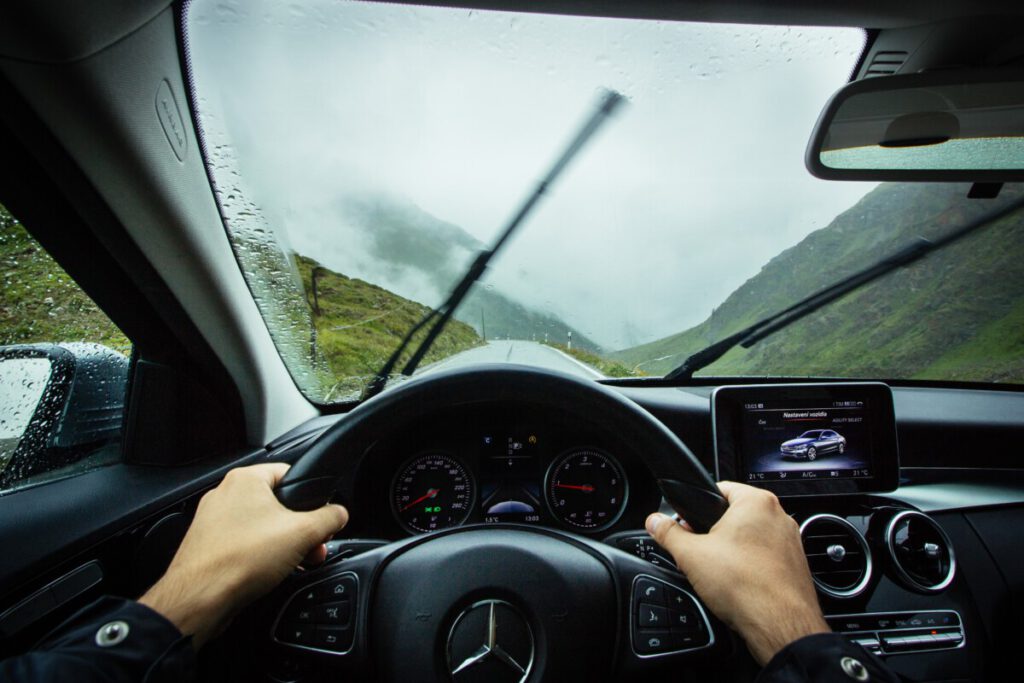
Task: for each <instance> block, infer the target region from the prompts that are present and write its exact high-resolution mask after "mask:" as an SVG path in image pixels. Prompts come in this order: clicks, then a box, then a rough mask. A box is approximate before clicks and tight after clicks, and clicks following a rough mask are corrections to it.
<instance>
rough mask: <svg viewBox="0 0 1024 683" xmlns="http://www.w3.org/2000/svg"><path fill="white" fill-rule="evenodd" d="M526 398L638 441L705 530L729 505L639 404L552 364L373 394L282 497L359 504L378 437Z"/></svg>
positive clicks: (305, 460)
mask: <svg viewBox="0 0 1024 683" xmlns="http://www.w3.org/2000/svg"><path fill="white" fill-rule="evenodd" d="M491 402H522V403H526V404H531V405H534V406H536V407H538V408H542V409H543V408H550V409H552V410H559V411H562V412H564V413H566V414H569V415H573V416H577V417H579V418H581V419H586V420H591V421H593V420H595V419H596V420H598V421H599V422H600V423H601V424H604V425H605V426H607V427H609V428H610V429H611V430H613V431H615V432H616V433H617V434H618V435H619V436H620V437H621V438H623V439H624V440H625V441H626V442H627V443H630V444H632V445H633V446H634V450H635V451H636V454H637V456H638V457H639V458H640V459H641V460H642V461H643V463H644V464H645V465H646V466H647V467H648V468H649V469H650V471H651V473H652V474H653V475H654V477H655V479H656V480H657V482H658V486H659V488H660V489H661V492H662V495H663V496H664V497H665V500H666V502H668V504H669V505H670V506H671V507H672V508H673V509H674V510H675V511H676V512H677V513H678V514H679V515H680V516H681V517H683V518H684V519H686V521H687V523H688V524H689V525H690V527H691V528H693V530H694V531H697V532H700V533H703V532H707V531H708V530H709V529H710V528H711V527H712V526H713V525H714V523H715V522H717V521H718V519H719V518H720V517H721V516H722V514H724V513H725V510H726V508H727V507H728V505H727V503H726V502H725V499H724V498H723V497H722V496H721V494H720V492H719V491H718V487H717V486H716V485H715V482H714V480H713V479H712V478H711V476H710V474H708V472H707V470H705V469H704V467H703V466H702V465H701V464H700V462H699V461H698V460H697V458H696V457H695V456H694V455H693V453H692V452H691V451H690V449H689V448H688V447H687V446H686V444H684V443H683V442H682V441H681V440H680V439H679V437H677V436H676V435H675V434H674V433H672V432H671V431H670V430H669V429H668V428H667V427H665V425H663V424H662V423H661V422H659V421H658V420H657V419H656V418H654V417H653V416H652V415H651V414H650V413H648V412H647V411H646V410H644V409H643V408H641V407H640V406H639V405H637V404H636V403H634V402H633V401H631V400H629V399H628V398H626V397H624V396H622V395H621V394H619V393H617V392H615V391H613V390H611V389H609V388H608V387H606V386H604V385H601V384H597V383H596V382H591V381H585V380H583V379H580V378H576V377H573V376H571V375H567V374H563V373H560V372H554V371H551V370H546V369H538V368H530V367H526V366H514V365H477V366H471V367H467V368H459V369H455V370H449V371H441V372H437V373H431V374H429V375H426V376H423V377H418V378H414V379H412V380H409V381H408V382H406V383H404V384H402V385H400V386H398V387H395V388H393V389H390V390H388V391H386V392H384V393H382V394H379V395H377V396H375V397H374V398H372V399H370V400H369V401H367V402H365V403H363V404H361V405H359V406H358V407H356V408H355V409H354V410H352V412H350V413H348V414H347V415H346V416H345V418H344V419H342V420H341V421H339V422H338V423H337V424H335V425H334V426H333V427H331V428H330V429H328V430H327V431H326V432H324V434H322V435H321V436H320V437H319V438H318V439H317V440H316V442H315V443H314V444H313V445H312V446H311V447H310V448H309V450H307V451H306V453H305V454H304V455H303V456H301V457H300V458H299V460H298V461H297V462H296V463H295V464H294V465H293V466H292V467H291V469H290V470H289V471H288V473H287V474H286V475H285V478H284V479H283V480H282V482H281V484H280V485H279V486H278V488H277V491H276V495H277V497H278V500H280V501H281V503H282V504H283V505H284V506H285V507H288V508H290V509H292V510H313V509H316V508H318V507H321V506H323V505H325V504H327V503H328V502H330V501H331V500H334V501H335V502H339V503H341V504H343V505H349V504H351V503H352V502H353V501H354V494H355V491H354V485H355V483H354V482H355V476H354V475H355V473H356V471H357V469H358V467H359V465H360V463H361V462H362V459H363V457H364V455H365V454H366V452H367V451H368V450H369V449H370V448H371V447H372V446H373V444H374V443H375V442H376V441H377V440H378V439H379V435H380V434H382V433H386V431H387V430H388V429H393V428H394V425H395V424H396V423H397V424H401V423H404V422H406V421H409V420H412V419H415V418H416V417H421V416H422V415H424V414H428V413H430V412H435V411H441V410H446V409H451V408H457V407H460V406H470V405H479V404H485V403H491Z"/></svg>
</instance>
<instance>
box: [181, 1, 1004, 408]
mask: <svg viewBox="0 0 1024 683" xmlns="http://www.w3.org/2000/svg"><path fill="white" fill-rule="evenodd" d="M185 36H186V51H187V54H188V57H189V68H190V72H191V73H190V75H191V81H192V86H193V88H194V97H193V103H194V106H195V109H196V115H197V119H198V124H199V128H200V132H201V137H202V139H203V143H204V149H205V154H206V158H207V163H208V166H209V169H210V174H211V179H212V181H213V184H214V187H215V191H216V194H217V199H218V202H219V203H220V206H221V210H222V216H223V218H224V223H225V227H226V229H227V231H228V234H229V236H230V238H231V240H232V243H233V245H234V247H235V253H236V256H237V257H238V260H239V264H240V266H241V268H242V270H243V273H244V274H245V276H246V279H247V281H248V283H249V286H250V288H251V290H252V292H253V295H254V298H255V299H256V301H257V304H258V305H259V307H260V310H261V311H262V313H263V315H264V318H265V320H266V322H267V326H268V328H269V330H270V332H271V335H272V336H273V338H274V340H275V342H276V343H277V345H278V348H279V350H280V351H281V354H282V357H283V359H284V360H285V363H286V364H287V365H288V367H289V369H290V371H291V372H292V375H293V377H294V378H295V380H296V382H297V384H298V385H299V386H300V388H301V389H302V390H303V391H304V392H305V393H306V395H307V396H308V397H309V398H310V399H311V400H314V401H316V402H333V401H341V400H346V399H351V398H354V397H356V396H358V395H359V393H360V391H361V390H362V389H363V388H364V387H365V385H366V383H367V382H369V381H370V379H371V378H372V376H373V374H374V373H375V372H376V371H377V370H378V369H379V368H380V367H381V365H382V364H383V363H384V362H385V360H386V359H387V357H388V356H389V355H390V354H391V353H392V352H393V351H394V349H395V348H396V347H397V346H398V344H399V342H400V341H401V339H402V337H403V336H404V335H405V334H407V332H408V331H409V330H410V329H411V328H412V327H413V325H415V323H416V322H417V321H419V320H420V319H421V318H422V317H423V316H424V315H425V314H426V313H427V312H428V311H429V309H430V308H432V307H435V306H437V305H439V304H440V303H441V302H442V301H443V300H444V299H445V298H446V296H447V294H448V292H449V290H450V289H451V288H452V286H453V285H454V284H455V283H456V282H457V281H458V280H459V279H460V277H461V275H462V273H463V272H464V271H465V269H466V268H467V267H468V266H469V264H470V263H471V262H472V260H473V258H474V257H475V255H476V254H477V253H478V252H479V251H480V250H481V249H484V248H486V246H487V245H489V244H490V243H491V242H492V240H493V239H494V238H495V237H496V235H497V234H498V233H499V232H500V230H501V229H502V227H503V226H504V225H505V223H506V222H507V221H508V219H509V218H510V216H511V215H512V213H513V212H514V211H515V210H516V208H517V206H518V205H519V203H520V202H521V201H522V199H523V198H524V196H526V195H527V193H528V192H529V191H530V190H531V189H532V187H533V185H534V184H535V183H536V182H537V180H538V179H539V178H540V177H541V176H542V175H543V174H544V172H545V171H546V168H547V166H548V165H549V164H550V163H551V162H552V161H553V159H554V157H555V156H556V155H557V153H558V152H559V151H560V149H561V147H562V145H564V144H565V142H566V140H567V139H568V137H569V136H571V135H572V133H573V132H574V130H575V129H576V126H577V125H578V124H579V123H580V122H581V121H582V119H583V118H584V117H585V116H586V115H587V113H588V112H589V111H590V110H591V108H592V106H593V104H594V102H595V100H596V98H597V97H598V96H599V93H600V92H601V91H602V89H605V88H608V89H614V90H617V91H619V92H621V93H623V94H624V95H625V96H626V97H627V98H628V99H629V104H628V106H626V107H625V108H624V111H622V112H621V113H620V114H619V115H617V116H616V117H615V119H614V120H612V121H611V122H610V123H609V124H608V125H607V126H606V129H604V130H602V131H600V132H599V134H598V135H597V136H596V137H595V139H594V140H593V141H591V143H590V145H589V146H588V147H587V148H586V149H584V151H583V153H582V154H580V156H579V158H578V159H576V160H575V161H574V162H573V163H572V165H571V166H570V167H569V168H568V169H567V171H566V173H565V175H564V177H563V178H561V179H560V180H559V181H558V183H556V184H555V185H554V186H553V187H552V188H551V189H550V191H549V192H548V193H547V195H546V197H545V199H544V201H543V202H541V203H540V204H539V205H538V207H537V209H536V210H535V211H534V212H533V213H532V214H531V216H530V217H529V220H528V221H527V223H526V224H525V225H524V226H523V227H522V229H521V230H520V231H519V232H518V233H517V234H516V235H515V237H514V238H513V239H512V240H511V241H510V242H509V244H508V247H507V248H506V249H504V250H503V251H502V252H501V253H500V254H499V255H498V257H497V258H496V259H495V261H493V262H492V263H491V266H490V268H489V269H488V270H487V273H486V274H485V276H484V278H483V281H482V282H479V283H477V284H476V285H475V286H474V288H473V290H472V291H471V293H470V294H469V296H468V297H467V299H466V300H465V301H464V302H463V304H462V305H461V306H460V307H459V309H458V310H457V311H456V313H455V315H454V320H453V321H452V322H451V323H450V324H449V325H448V327H447V328H446V331H445V333H444V334H443V335H442V336H441V337H440V338H439V339H438V341H437V342H436V343H435V345H434V347H433V348H432V350H431V352H430V354H428V356H427V357H426V359H425V362H424V363H423V364H422V366H421V368H420V370H419V372H433V371H435V370H436V369H438V368H446V367H455V366H458V365H460V364H466V363H473V362H518V363H526V364H531V365H539V366H545V367H552V368H557V369H560V370H564V371H567V372H572V373H576V374H580V375H583V376H586V377H594V378H597V377H605V376H610V377H645V376H648V377H649V376H661V375H663V374H665V373H666V372H668V371H669V370H671V369H672V368H674V367H676V366H677V365H679V364H680V363H681V362H682V361H683V360H684V359H685V358H686V357H687V356H688V355H689V354H692V353H694V352H695V351H697V350H699V349H700V348H702V347H703V346H706V345H707V344H710V343H713V342H715V341H718V340H719V339H721V338H723V337H725V336H727V335H728V334H730V333H731V332H735V331H737V330H739V329H742V328H743V327H744V326H746V325H749V324H751V323H753V322H755V321H757V320H758V319H759V318H761V317H764V316H767V315H769V314H772V313H775V312H776V311H778V310H780V309H782V308H785V307H786V306H788V305H790V304H792V303H793V302H795V301H798V300H799V299H801V298H803V297H805V296H807V295H808V294H810V293H813V292H814V291H816V290H817V289H820V288H822V287H825V286H827V285H828V284H830V283H832V282H833V281H835V280H837V279H839V278H841V277H843V276H845V275H849V274H851V273H853V272H855V271H857V270H858V269H860V268H863V267H864V266H866V265H869V264H870V263H872V262H874V261H876V260H878V259H880V258H882V257H883V256H884V255H885V254H887V253H890V252H892V251H895V250H897V249H899V248H900V247H901V246H902V245H904V244H905V243H906V241H907V240H909V239H912V238H913V237H915V236H917V235H923V236H925V237H929V236H931V237H934V236H936V235H939V234H942V233H943V232H946V231H949V230H953V229H955V228H957V227H958V226H959V225H960V224H961V223H962V222H963V221H964V220H967V219H969V218H971V217H973V216H976V215H978V214H980V213H981V212H982V211H984V210H986V209H988V208H990V206H989V205H988V204H986V203H985V201H990V200H969V199H967V198H966V195H967V191H968V189H969V188H968V187H967V186H964V185H952V184H949V185H926V184H916V185H915V184H882V185H875V184H870V183H856V182H846V183H844V182H827V181H822V180H818V179H815V178H813V177H812V176H811V175H810V174H809V173H808V172H807V170H806V169H805V167H804V163H803V154H804V148H805V146H806V143H807V139H808V137H809V136H810V132H811V129H812V128H813V126H814V122H815V120H816V118H817V116H818V113H819V112H820V110H821V108H822V106H823V105H824V103H825V101H826V100H827V99H828V97H829V95H831V93H832V92H834V91H835V90H836V89H837V88H839V87H840V86H841V85H843V84H844V83H845V82H846V81H847V79H848V78H849V74H850V73H851V71H852V69H853V67H854V65H855V63H856V61H857V58H858V56H859V54H860V52H861V50H862V48H863V45H864V32H863V31H862V30H859V29H840V28H787V27H765V26H746V25H744V26H737V25H725V24H697V23H682V22H660V21H640V20H622V19H604V18H584V17H569V16H544V15H535V14H514V13H507V12H489V11H488V12H481V11H471V10H465V9H452V8H437V7H430V8H426V7H412V6H407V5H394V4H378V3H364V2H341V3H335V2H331V3H327V2H324V3H313V4H311V5H308V6H297V5H286V4H280V3H273V2H265V3H264V2H246V3H225V2H212V1H206V0H196V1H194V2H192V3H191V4H190V5H189V9H188V12H187V15H186V18H185ZM1018 193H1019V190H1018V189H1017V188H1013V187H1007V188H1006V189H1004V191H1003V193H1002V196H1001V197H1000V199H999V200H997V201H1003V200H1005V199H1006V198H1007V197H1013V196H1017V194H1018ZM1019 222H1020V220H1019V219H1016V218H1014V219H1007V220H1004V221H1002V222H1001V223H1000V224H999V225H996V226H993V227H992V228H988V229H985V230H983V231H982V232H980V233H979V234H977V235H972V236H971V237H970V238H968V239H965V240H963V241H962V242H959V243H957V244H955V245H953V246H950V247H949V248H947V249H945V250H943V251H942V252H940V253H937V254H934V255H932V256H929V257H928V258H926V259H923V260H922V261H921V262H919V263H917V264H915V265H914V266H912V267H909V268H906V269H901V270H899V271H896V272H894V273H891V274H890V275H887V276H885V277H883V278H881V279H880V280H878V281H877V282H875V283H873V284H872V285H869V286H867V287H865V288H863V289H861V290H858V291H856V292H854V293H852V294H850V295H848V296H846V297H844V298H843V299H841V300H839V301H837V302H835V303H834V304H831V305H829V306H828V307H826V308H824V309H822V310H820V311H817V312H815V313H814V314H813V315H811V316H808V317H807V318H806V319H804V320H802V321H800V322H798V323H796V324H794V325H792V326H791V327H788V328H786V329H784V330H782V331H780V332H778V333H776V334H774V335H772V336H770V337H769V338H767V339H766V340H764V341H762V342H761V343H759V344H757V345H755V346H754V347H752V348H751V349H736V350H733V351H731V352H730V353H728V354H726V355H725V356H724V357H723V358H721V359H720V360H719V361H717V362H715V363H713V364H711V365H710V366H708V367H707V368H704V369H703V370H701V371H700V372H699V373H698V376H715V377H728V376H760V377H765V376H794V377H861V378H877V379H899V378H908V379H909V378H916V379H937V380H970V381H984V382H1020V381H1022V379H1024V364H1022V362H1021V360H1020V359H1021V353H1020V351H1021V339H1022V337H1024V334H1022V330H1024V303H1021V302H1022V301H1024V299H1022V298H1021V295H1022V294H1024V266H1022V264H1024V259H1022V258H1019V257H1018V255H1017V254H1016V253H1015V249H1016V243H1017V242H1019V240H1015V239H1010V235H1011V233H1013V232H1014V231H1015V229H1016V226H1017V223H1019ZM1008 247H1010V248H1008ZM968 293H969V295H968ZM413 346H415V342H414V344H413Z"/></svg>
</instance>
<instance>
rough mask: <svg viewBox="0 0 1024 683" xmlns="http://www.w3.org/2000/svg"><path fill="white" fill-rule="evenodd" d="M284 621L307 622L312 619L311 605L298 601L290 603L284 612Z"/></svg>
mask: <svg viewBox="0 0 1024 683" xmlns="http://www.w3.org/2000/svg"><path fill="white" fill-rule="evenodd" d="M284 621H290V622H299V623H309V622H311V621H313V607H312V606H310V605H305V604H302V603H298V602H297V603H295V604H293V605H290V606H289V607H288V610H287V611H286V612H285V613H284Z"/></svg>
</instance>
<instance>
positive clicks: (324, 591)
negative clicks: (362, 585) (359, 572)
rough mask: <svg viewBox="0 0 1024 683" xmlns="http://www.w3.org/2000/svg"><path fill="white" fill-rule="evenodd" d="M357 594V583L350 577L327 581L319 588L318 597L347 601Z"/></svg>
mask: <svg viewBox="0 0 1024 683" xmlns="http://www.w3.org/2000/svg"><path fill="white" fill-rule="evenodd" d="M355 592H356V582H355V580H354V579H352V578H351V577H349V576H342V577H340V578H337V579H331V580H329V581H325V582H323V583H322V584H320V585H319V586H317V597H319V598H320V599H324V598H326V599H329V600H347V599H350V598H351V597H352V596H353V595H354V594H355Z"/></svg>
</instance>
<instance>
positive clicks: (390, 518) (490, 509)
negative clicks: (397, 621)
mask: <svg viewBox="0 0 1024 683" xmlns="http://www.w3.org/2000/svg"><path fill="white" fill-rule="evenodd" d="M363 462H364V463H365V465H364V466H363V467H362V468H361V469H360V471H359V473H358V475H357V476H358V478H359V481H358V483H357V486H356V491H357V492H358V494H357V495H358V503H359V505H360V507H362V506H365V508H364V509H370V510H372V511H373V514H372V515H366V516H364V520H366V521H365V526H364V528H362V529H360V530H359V531H360V532H361V533H364V534H367V535H374V536H376V537H383V538H388V539H397V538H402V537H405V536H408V535H416V534H422V533H428V532H433V531H439V530H442V529H447V528H451V527H455V526H463V525H467V524H525V525H530V526H542V527H550V528H555V529H561V530H564V531H572V532H574V533H579V534H583V535H585V536H590V537H603V536H605V535H608V534H611V533H614V532H615V531H618V530H622V529H627V528H630V529H635V528H637V527H638V526H639V527H642V526H643V520H644V518H645V517H646V515H647V514H649V513H650V512H651V511H653V510H656V509H658V505H659V502H660V493H659V492H658V490H657V487H656V485H655V482H654V479H653V477H652V476H651V475H650V473H649V472H648V471H647V470H646V468H645V467H644V466H643V465H642V464H641V462H640V460H639V458H638V457H637V456H636V454H635V453H634V452H633V449H632V448H631V447H630V446H629V445H628V444H626V443H624V442H623V441H622V440H621V439H620V438H619V437H617V436H616V435H615V434H611V433H609V432H607V431H606V430H603V429H602V428H601V426H600V425H596V424H592V423H588V422H585V421H580V420H579V419H573V418H570V417H568V416H567V415H553V414H551V413H550V412H541V411H536V410H531V409H530V408H529V407H524V406H515V405H511V404H505V405H502V404H498V405H488V406H476V407H474V408H468V409H463V410H459V411H456V412H447V413H441V414H435V415H430V416H429V417H428V418H424V419H421V420H418V421H415V422H413V423H411V424H408V425H405V426H403V427H402V428H401V429H399V430H398V431H397V432H396V433H394V434H390V435H388V436H387V437H385V438H384V439H382V440H381V441H380V442H378V443H376V444H374V445H373V447H372V449H371V452H370V453H368V454H367V457H366V458H364V461H363Z"/></svg>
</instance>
